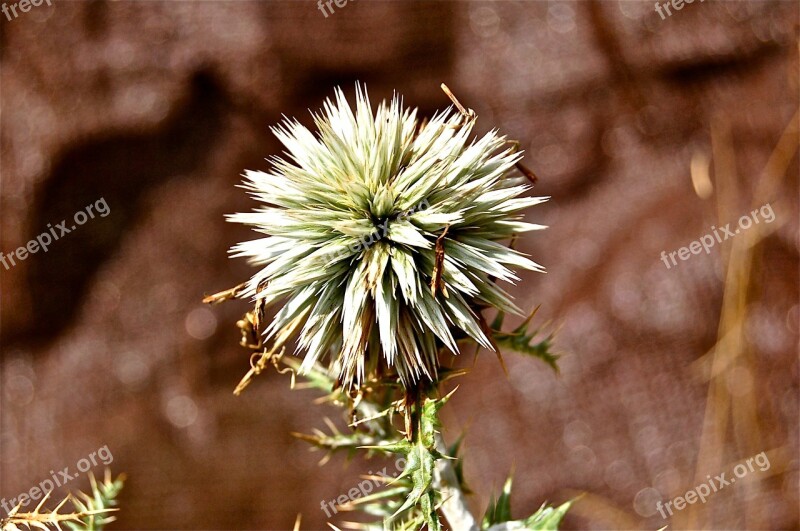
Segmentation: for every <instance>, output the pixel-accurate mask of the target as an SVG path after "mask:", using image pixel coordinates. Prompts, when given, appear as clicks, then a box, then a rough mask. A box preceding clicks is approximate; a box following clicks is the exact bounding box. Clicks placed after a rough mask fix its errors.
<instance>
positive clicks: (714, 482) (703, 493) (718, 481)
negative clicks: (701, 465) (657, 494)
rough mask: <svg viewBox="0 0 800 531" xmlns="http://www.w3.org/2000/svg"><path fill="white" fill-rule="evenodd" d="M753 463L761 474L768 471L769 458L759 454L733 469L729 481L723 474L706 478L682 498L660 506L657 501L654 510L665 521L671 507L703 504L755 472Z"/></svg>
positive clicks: (680, 508) (670, 511)
mask: <svg viewBox="0 0 800 531" xmlns="http://www.w3.org/2000/svg"><path fill="white" fill-rule="evenodd" d="M753 463H755V464H756V466H758V470H760V471H761V472H766V471H767V470H769V467H770V462H769V458H768V457H767V453H766V452H761V453H760V454H758V455H755V456H753V457H750V458H748V459H747V460H745V461H742V462H741V463H739V464H738V465H736V466H735V467H733V475H732V476H730V479H727V478H726V477H725V472H723V473H722V474H720V475H719V476H714V477H713V478H712V477H711V476H708V481H706V482H705V483H702V484H700V485H698V486H697V487H695V488H693V489H691V490H688V491H686V494H684V495H683V496H678V497H676V498H673V499H672V500H670V501H668V502H667V503H664V504H662V503H661V501H660V500H659V501H658V503H656V509H658V512H659V513H660V514H661V518H664V519H666V518H667V513H669V515H670V516H672V514H673V513H672V509H673V507H674V508H675V510H676V511H682V510H683V509H684V508H685V507H686V505H687V504H688V505H692V504H694V503H697V501H698V500H699V501H700V502H701V503H705V502H706V499H707V498H708V497H709V496H711V495H712V494H714V493H716V492H719V491H721V490H722V489H724V488H725V487H727V486H729V485H733V484H734V483H736V480H737V479H741V478H743V477H745V476H746V475H747V474H749V473H751V472H755V470H756V468H755V467H754V466H753Z"/></svg>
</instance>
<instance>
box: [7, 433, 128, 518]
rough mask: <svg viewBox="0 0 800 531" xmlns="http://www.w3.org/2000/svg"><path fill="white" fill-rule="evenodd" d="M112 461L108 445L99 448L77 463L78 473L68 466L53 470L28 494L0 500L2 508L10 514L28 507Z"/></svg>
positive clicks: (112, 457) (24, 493)
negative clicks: (19, 508) (18, 507)
mask: <svg viewBox="0 0 800 531" xmlns="http://www.w3.org/2000/svg"><path fill="white" fill-rule="evenodd" d="M112 461H114V456H113V455H112V454H111V450H109V449H108V445H106V446H103V447H102V448H98V449H97V450H95V451H94V452H92V453H90V454H89V455H87V456H86V457H82V458H81V459H79V460H78V462H77V463H75V468H76V469H77V470H78V472H77V473H74V474H71V473H70V472H71V470H70V468H69V467H68V466H65V467H64V468H63V469H61V470H59V471H58V472H56V471H55V470H51V471H50V477H49V478H47V479H45V480H44V481H41V482H40V483H39V484H38V485H37V486H35V487H32V488H31V489H30V490H28V491H27V492H23V493H21V494H19V495H18V496H17V497H16V498H11V499H10V500H6V499H5V498H3V499H2V500H0V507H2V508H3V510H4V511H5V512H6V514H8V513H10V512H11V510H12V509H14V507H16V506H17V505H20V506H22V507H27V506H28V505H29V504H30V503H31V502H32V501H33V502H35V501H37V500H39V499H40V498H42V497H44V496H45V495H47V493H49V492H50V491H52V490H53V489H54V488H56V487H63V486H64V485H66V484H67V483H69V482H70V481H72V480H73V479H75V478H76V477H78V475H79V474H82V473H84V472H88V471H89V470H90V469H91V468H92V467H95V466H97V465H98V464H103V465H108V464H110V463H111V462H112Z"/></svg>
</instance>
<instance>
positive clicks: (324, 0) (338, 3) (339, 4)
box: [317, 0, 355, 18]
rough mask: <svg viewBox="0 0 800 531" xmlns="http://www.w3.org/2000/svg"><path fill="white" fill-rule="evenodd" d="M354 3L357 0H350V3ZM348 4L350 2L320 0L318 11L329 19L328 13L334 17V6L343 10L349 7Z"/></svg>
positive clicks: (346, 0)
mask: <svg viewBox="0 0 800 531" xmlns="http://www.w3.org/2000/svg"><path fill="white" fill-rule="evenodd" d="M353 1H355V0H350V2H353ZM347 2H348V0H318V1H317V9H319V10H320V11H321V12H322V14H323V15H325V18H328V11H330V12H331V15H333V13H334V12H335V11H334V10H333V4H336V7H338V8H339V9H341V8H343V7H344V6H346V5H347ZM326 7H327V8H328V9H327V10H326V9H325V8H326Z"/></svg>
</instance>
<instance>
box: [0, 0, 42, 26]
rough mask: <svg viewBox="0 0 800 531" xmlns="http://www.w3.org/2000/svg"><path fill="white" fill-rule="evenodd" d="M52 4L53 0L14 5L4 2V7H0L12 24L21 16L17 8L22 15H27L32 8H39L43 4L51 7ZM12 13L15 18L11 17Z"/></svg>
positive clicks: (30, 0) (38, 0) (30, 1)
mask: <svg viewBox="0 0 800 531" xmlns="http://www.w3.org/2000/svg"><path fill="white" fill-rule="evenodd" d="M50 2H51V0H20V1H19V2H16V3H12V4H11V5H7V4H6V3H5V2H3V5H2V6H0V11H2V12H3V14H4V15H5V16H6V18H7V19H8V21H9V22H11V21H12V20H14V19H15V18H17V17H18V16H19V15H18V14H17V8H19V10H20V11H21V12H22V13H27V12H28V11H30V10H31V7H39V6H40V5H42V4H43V3H46V4H47V5H49V6H51V5H53V4H52V3H50ZM12 13H13V15H14V17H13V18H12V17H11V15H12Z"/></svg>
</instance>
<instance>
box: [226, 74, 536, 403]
mask: <svg viewBox="0 0 800 531" xmlns="http://www.w3.org/2000/svg"><path fill="white" fill-rule="evenodd" d="M462 111H463V109H462ZM313 117H314V122H315V124H316V128H317V130H318V132H317V133H316V134H314V133H312V132H311V131H309V130H308V129H307V128H306V127H304V126H302V125H301V124H300V123H299V122H297V121H296V120H289V119H286V120H284V122H283V123H282V124H281V125H280V126H278V127H274V128H273V129H272V131H273V133H274V134H275V135H276V136H277V137H278V139H279V140H280V141H281V142H282V143H283V145H284V146H285V147H286V149H287V150H288V151H287V153H285V155H286V158H280V157H272V158H271V159H269V160H270V162H271V164H272V169H271V170H270V171H268V172H262V171H247V172H246V174H245V178H246V181H245V187H246V188H247V189H248V190H249V191H250V193H251V195H252V196H253V197H254V198H255V199H256V200H258V201H260V202H262V203H264V206H262V207H260V208H258V209H256V210H255V211H254V212H251V213H243V214H235V215H232V216H229V220H230V221H234V222H238V223H244V224H247V225H252V226H253V227H254V228H255V230H257V231H259V232H262V233H264V234H267V237H265V238H261V239H256V240H252V241H247V242H244V243H240V244H238V245H236V246H235V247H233V249H232V250H231V252H232V253H233V256H237V257H241V256H243V257H247V258H248V259H249V260H250V262H251V263H252V264H255V265H257V266H260V267H261V268H262V269H261V270H260V271H258V272H257V273H256V274H255V275H254V276H253V277H252V278H251V279H250V281H249V282H248V283H247V284H246V286H245V288H244V289H242V290H241V291H240V292H238V293H237V296H239V297H250V298H254V299H255V300H256V303H257V305H259V304H260V305H261V307H266V306H269V305H271V304H274V303H277V302H279V301H284V304H283V307H282V308H281V309H280V310H279V311H278V312H277V315H276V316H275V318H274V320H273V321H272V323H271V324H270V325H269V326H268V327H267V328H266V329H265V330H264V336H265V339H266V340H269V339H270V338H273V337H275V336H276V335H279V334H281V333H282V331H285V330H289V329H299V338H298V346H299V349H300V350H301V351H302V352H304V361H303V365H302V367H303V369H301V371H303V370H308V369H309V368H310V367H311V366H313V365H314V363H315V362H317V361H324V360H327V361H328V362H329V363H330V366H331V369H332V370H333V371H334V373H335V374H336V375H337V376H338V379H339V382H340V383H341V384H342V385H344V386H345V387H346V388H358V387H359V386H360V385H361V384H362V383H363V382H364V381H365V379H367V378H368V377H370V376H371V375H374V374H376V373H377V371H380V373H381V374H383V375H386V374H395V373H396V374H397V375H398V376H399V378H400V380H401V381H402V382H403V384H404V385H405V386H410V385H413V384H415V383H416V382H418V381H420V380H423V379H429V380H431V381H435V380H436V378H437V367H438V356H437V354H438V352H439V350H440V349H443V348H444V349H447V350H449V351H451V352H453V353H458V346H457V344H456V341H457V340H458V339H459V338H464V337H467V336H468V337H470V338H472V339H473V340H475V341H476V342H477V343H478V344H480V345H481V346H483V347H485V348H487V349H493V347H492V341H491V340H490V338H489V337H487V334H488V333H490V332H489V329H488V326H485V321H484V320H483V317H482V316H481V315H480V312H481V310H482V309H483V308H486V307H493V308H497V309H499V310H502V311H504V312H513V313H519V310H518V308H517V307H516V306H515V305H514V303H513V302H512V301H511V298H510V297H509V295H508V294H507V293H506V292H505V291H503V289H501V288H500V287H498V286H497V285H496V284H495V280H496V279H497V280H501V281H505V282H514V281H515V280H518V278H517V277H516V276H515V274H514V273H513V272H512V271H511V269H510V268H509V266H514V267H518V268H523V269H529V270H539V271H541V270H542V268H541V267H540V266H539V265H538V264H536V263H534V262H532V261H531V260H529V259H528V258H526V257H525V256H523V255H522V254H521V253H519V252H517V251H515V250H512V249H510V248H508V247H507V246H506V245H504V244H503V243H501V241H503V240H508V239H510V238H512V237H513V236H514V235H516V234H519V233H521V232H525V231H530V230H536V229H540V228H543V227H542V226H541V225H535V224H531V223H526V222H524V221H522V214H521V211H522V210H523V209H525V208H526V207H529V206H532V205H536V204H538V203H541V202H543V201H545V200H546V199H547V198H544V197H521V196H522V194H524V193H525V192H527V191H528V190H529V188H530V183H529V181H528V180H527V179H526V178H525V177H523V176H521V175H518V176H514V175H513V173H514V172H513V171H512V170H513V169H514V167H515V165H516V164H517V163H518V162H519V159H520V158H521V154H520V153H519V152H516V151H515V149H513V147H512V146H511V145H510V143H509V142H508V141H506V139H505V137H502V136H499V135H498V134H497V132H496V131H491V132H489V133H487V134H486V135H484V136H483V137H481V138H479V139H474V138H472V136H471V132H472V128H473V125H474V122H475V120H474V115H473V114H472V113H471V112H470V113H466V112H458V111H456V110H455V109H453V108H448V109H447V110H445V111H444V112H441V113H439V114H437V115H435V116H434V117H433V118H432V119H431V120H430V121H427V122H425V121H423V122H422V123H419V122H418V120H417V112H416V110H411V109H408V108H404V107H403V105H402V102H401V100H400V99H399V98H398V97H397V96H395V97H394V98H393V99H392V101H391V102H390V103H387V102H386V101H384V102H383V103H381V104H380V105H379V106H378V108H377V111H376V112H374V113H373V110H372V107H371V105H370V102H369V99H368V97H367V94H366V90H365V89H362V88H360V87H356V105H355V110H353V109H352V108H351V107H350V105H349V104H348V102H347V100H346V99H345V96H344V94H343V92H342V91H341V90H339V89H337V90H336V97H335V102H334V101H331V100H327V101H326V102H325V104H324V109H323V110H322V111H321V112H320V113H319V114H313Z"/></svg>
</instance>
